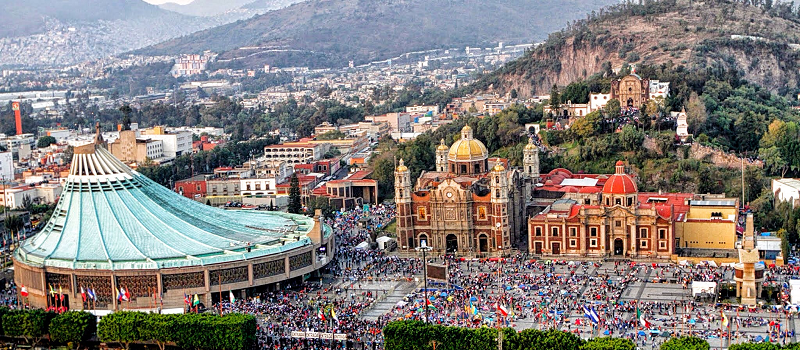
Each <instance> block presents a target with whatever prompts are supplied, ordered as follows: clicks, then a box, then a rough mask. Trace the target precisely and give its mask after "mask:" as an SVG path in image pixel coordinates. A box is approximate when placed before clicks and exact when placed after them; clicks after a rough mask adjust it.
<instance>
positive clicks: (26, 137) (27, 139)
mask: <svg viewBox="0 0 800 350" xmlns="http://www.w3.org/2000/svg"><path fill="white" fill-rule="evenodd" d="M0 142H3V143H5V145H6V149H7V150H8V151H11V152H13V153H17V152H19V149H20V147H23V146H26V145H27V146H28V150H30V149H31V148H33V145H35V144H36V139H35V138H34V137H33V134H21V135H13V136H5V135H3V134H0Z"/></svg>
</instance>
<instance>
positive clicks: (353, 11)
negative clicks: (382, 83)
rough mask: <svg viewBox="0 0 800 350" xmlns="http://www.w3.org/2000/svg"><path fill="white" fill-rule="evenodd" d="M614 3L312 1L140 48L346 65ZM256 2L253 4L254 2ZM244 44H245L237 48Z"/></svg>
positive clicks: (489, 40) (520, 29) (537, 34)
mask: <svg viewBox="0 0 800 350" xmlns="http://www.w3.org/2000/svg"><path fill="white" fill-rule="evenodd" d="M615 2H617V1H616V0H541V1H536V2H530V1H525V0H498V1H482V0H310V1H305V2H302V3H298V4H294V5H292V6H289V7H287V8H284V9H281V10H277V11H272V12H268V13H266V14H264V15H261V16H257V17H255V18H252V19H249V20H245V21H239V22H235V23H231V24H229V25H225V26H221V27H218V28H213V29H209V30H205V31H202V32H199V33H195V34H192V35H188V36H185V37H182V38H178V39H175V40H170V41H167V42H164V43H161V44H158V45H154V46H152V47H150V48H147V49H145V50H142V51H141V52H144V53H148V54H175V53H182V52H198V51H202V50H212V51H217V52H223V51H224V52H225V53H224V54H222V55H221V56H220V57H219V58H220V59H222V60H231V59H236V58H241V57H246V58H247V59H246V60H244V64H246V65H248V66H253V67H255V66H260V65H262V64H264V63H269V64H277V65H281V64H282V63H285V64H291V65H310V66H344V65H346V64H347V62H348V61H349V60H354V61H355V62H356V64H359V63H365V62H370V61H373V60H382V59H386V58H391V57H395V56H397V55H399V54H402V53H406V52H411V51H417V50H426V49H434V48H452V47H463V46H467V45H491V44H496V43H497V42H499V41H504V42H507V43H528V42H531V41H537V40H543V39H544V38H545V37H546V35H547V33H550V32H552V31H554V30H557V29H559V28H561V27H562V26H564V25H565V24H566V23H567V22H569V21H572V20H575V19H578V18H581V17H584V16H585V15H586V13H588V12H591V11H592V10H596V9H598V8H600V7H602V6H604V5H608V4H610V3H615ZM257 3H258V2H257ZM243 47H246V48H245V49H242V48H243Z"/></svg>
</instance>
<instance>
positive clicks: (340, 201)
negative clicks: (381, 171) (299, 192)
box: [311, 170, 378, 210]
mask: <svg viewBox="0 0 800 350" xmlns="http://www.w3.org/2000/svg"><path fill="white" fill-rule="evenodd" d="M371 174H372V171H366V170H360V171H356V172H354V173H352V174H350V175H349V176H348V177H346V178H344V179H341V180H331V181H328V182H325V183H324V184H323V185H322V186H319V187H317V188H315V189H314V190H313V191H311V195H312V197H323V198H326V199H327V200H328V204H330V206H331V207H332V208H334V209H336V210H350V209H353V208H355V207H361V206H362V205H364V204H378V182H377V181H375V180H373V179H369V178H368V177H369V176H370V175H371Z"/></svg>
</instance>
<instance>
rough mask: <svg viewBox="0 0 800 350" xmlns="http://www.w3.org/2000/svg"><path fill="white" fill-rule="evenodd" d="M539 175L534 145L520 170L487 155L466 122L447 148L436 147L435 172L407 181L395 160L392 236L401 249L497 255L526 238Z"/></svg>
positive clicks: (404, 169) (408, 177) (407, 174)
mask: <svg viewBox="0 0 800 350" xmlns="http://www.w3.org/2000/svg"><path fill="white" fill-rule="evenodd" d="M538 173H539V159H538V149H537V148H536V146H535V145H533V144H531V143H529V144H528V145H527V146H526V148H525V157H524V166H523V168H522V171H520V170H519V169H510V168H509V165H508V160H507V159H503V158H489V153H488V151H487V149H486V146H485V145H484V144H483V142H481V141H480V140H477V139H475V138H474V137H473V134H472V128H471V127H469V126H465V127H464V128H463V129H462V130H461V138H460V139H459V140H457V141H456V142H454V143H453V145H451V146H450V147H448V146H447V145H445V143H444V140H442V142H441V144H440V145H439V147H438V148H437V150H436V169H435V171H428V172H423V173H422V174H421V175H420V177H419V178H418V179H417V181H416V183H412V181H411V174H410V172H409V170H408V168H407V167H406V166H405V165H404V164H403V160H400V163H399V165H398V166H397V169H396V170H395V202H396V204H397V236H398V245H399V247H400V249H401V250H404V251H413V250H414V248H416V247H419V246H420V245H421V244H422V242H423V241H424V242H425V245H427V246H430V247H432V248H433V249H434V250H435V251H437V252H447V253H453V254H457V255H470V256H472V255H475V256H490V255H499V254H501V253H502V252H504V251H507V250H508V249H511V248H512V246H514V247H517V246H518V245H519V244H521V242H524V241H525V237H523V236H522V235H523V234H524V232H525V231H527V230H526V227H525V226H526V214H525V208H526V200H527V199H528V196H529V195H530V193H531V184H532V182H533V181H532V179H536V178H537V177H538Z"/></svg>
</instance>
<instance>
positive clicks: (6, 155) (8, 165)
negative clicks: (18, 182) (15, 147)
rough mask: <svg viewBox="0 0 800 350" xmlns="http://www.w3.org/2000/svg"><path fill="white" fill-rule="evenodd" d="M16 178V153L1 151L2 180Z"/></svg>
mask: <svg viewBox="0 0 800 350" xmlns="http://www.w3.org/2000/svg"><path fill="white" fill-rule="evenodd" d="M11 180H14V155H13V154H11V151H8V152H0V182H3V181H11Z"/></svg>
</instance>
